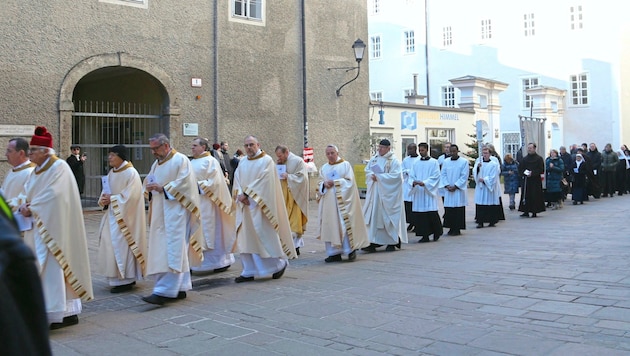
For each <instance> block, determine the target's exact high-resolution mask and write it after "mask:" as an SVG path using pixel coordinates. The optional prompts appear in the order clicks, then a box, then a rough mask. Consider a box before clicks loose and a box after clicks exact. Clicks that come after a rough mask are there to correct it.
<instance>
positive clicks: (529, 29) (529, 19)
mask: <svg viewBox="0 0 630 356" xmlns="http://www.w3.org/2000/svg"><path fill="white" fill-rule="evenodd" d="M523 21H524V25H525V37H531V36H533V35H535V31H534V14H525V15H523Z"/></svg>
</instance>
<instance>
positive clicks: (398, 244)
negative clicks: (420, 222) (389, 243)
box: [394, 237, 402, 250]
mask: <svg viewBox="0 0 630 356" xmlns="http://www.w3.org/2000/svg"><path fill="white" fill-rule="evenodd" d="M401 242H402V241H400V237H399V238H398V243H397V244H395V245H394V246H396V248H397V249H399V250H400V243H401Z"/></svg>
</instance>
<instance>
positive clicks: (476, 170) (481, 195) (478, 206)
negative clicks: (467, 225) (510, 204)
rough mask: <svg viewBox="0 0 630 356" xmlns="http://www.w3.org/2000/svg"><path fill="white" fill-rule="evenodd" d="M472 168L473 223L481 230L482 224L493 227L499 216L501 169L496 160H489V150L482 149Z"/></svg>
mask: <svg viewBox="0 0 630 356" xmlns="http://www.w3.org/2000/svg"><path fill="white" fill-rule="evenodd" d="M481 153H482V156H481V157H479V158H478V159H477V160H476V162H475V165H474V166H473V178H474V179H475V183H476V185H475V222H476V223H477V228H482V227H483V224H484V223H489V226H490V227H494V226H495V224H496V223H497V222H499V218H500V215H501V211H502V209H501V205H500V204H499V197H500V196H501V187H500V186H499V185H498V184H497V182H498V181H499V177H500V174H501V167H500V166H499V162H498V161H497V160H496V158H495V159H494V160H493V159H491V158H492V157H491V154H490V148H488V147H484V148H483V149H482V151H481Z"/></svg>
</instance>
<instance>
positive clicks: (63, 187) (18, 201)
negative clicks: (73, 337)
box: [13, 126, 94, 329]
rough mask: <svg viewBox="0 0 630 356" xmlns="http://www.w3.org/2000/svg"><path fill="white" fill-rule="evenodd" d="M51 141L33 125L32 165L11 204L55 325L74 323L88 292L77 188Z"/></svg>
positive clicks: (87, 270) (86, 264)
mask: <svg viewBox="0 0 630 356" xmlns="http://www.w3.org/2000/svg"><path fill="white" fill-rule="evenodd" d="M52 141H53V140H52V135H51V134H50V132H48V130H47V129H46V128H45V127H44V126H38V127H37V128H35V135H34V136H33V138H32V139H31V142H30V146H31V147H30V149H29V158H30V160H31V162H33V163H35V165H36V167H35V170H34V171H33V173H32V174H31V175H30V177H29V179H28V181H27V182H26V185H25V187H24V188H25V189H24V192H23V193H22V194H20V195H19V196H18V197H17V198H14V199H13V206H19V207H18V211H19V213H21V214H22V215H23V216H24V217H27V218H30V219H31V223H32V225H31V228H30V229H28V230H26V231H24V241H25V242H26V244H27V245H29V246H30V247H31V248H32V249H33V251H34V252H35V255H36V257H37V263H38V266H39V271H40V277H41V279H42V287H43V289H44V300H45V302H46V312H47V314H48V322H49V323H51V326H50V327H51V329H57V328H61V327H66V326H69V325H74V324H77V323H78V322H79V318H78V314H80V313H81V309H82V304H81V301H89V300H91V299H93V298H94V295H93V292H92V279H91V275H90V262H89V260H88V250H87V241H86V233H85V224H84V221H83V209H82V207H81V198H80V196H79V189H78V188H77V182H76V180H75V179H74V176H73V174H72V171H71V170H70V167H69V166H68V164H67V163H66V161H64V160H63V159H59V158H58V157H57V156H56V155H55V152H54V150H53V149H52V146H53V142H52Z"/></svg>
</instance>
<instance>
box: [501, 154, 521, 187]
mask: <svg viewBox="0 0 630 356" xmlns="http://www.w3.org/2000/svg"><path fill="white" fill-rule="evenodd" d="M510 171H512V174H510V173H509V172H510ZM501 175H502V176H503V183H504V185H505V191H504V193H505V194H512V193H518V187H519V183H520V182H519V181H520V179H519V176H518V162H517V161H512V163H507V162H504V163H503V164H502V165H501Z"/></svg>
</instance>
